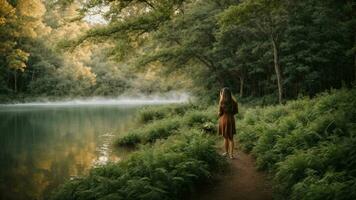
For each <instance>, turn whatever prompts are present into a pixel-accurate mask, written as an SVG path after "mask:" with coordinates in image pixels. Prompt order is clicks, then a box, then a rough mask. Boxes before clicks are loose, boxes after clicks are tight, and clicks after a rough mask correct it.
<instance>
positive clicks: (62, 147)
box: [0, 104, 142, 200]
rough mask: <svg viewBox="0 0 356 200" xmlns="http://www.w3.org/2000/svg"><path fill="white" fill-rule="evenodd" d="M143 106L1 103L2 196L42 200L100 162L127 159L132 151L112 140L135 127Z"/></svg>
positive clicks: (7, 198)
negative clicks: (65, 182) (9, 104)
mask: <svg viewBox="0 0 356 200" xmlns="http://www.w3.org/2000/svg"><path fill="white" fill-rule="evenodd" d="M141 106H142V105H141ZM138 107H140V106H138V105H133V104H132V105H114V104H103V105H95V104H89V105H87V104H82V105H71V104H53V105H52V104H42V105H41V104H39V105H37V104H36V105H33V104H27V105H26V104H25V105H22V106H18V105H15V106H0V146H1V151H0V199H2V200H12V199H16V200H23V199H26V200H28V199H42V198H44V197H46V196H48V194H49V193H50V192H51V191H53V189H54V188H56V187H57V186H58V185H59V184H61V183H63V182H64V181H65V180H67V179H70V178H71V177H75V176H81V175H84V174H86V173H87V172H88V170H89V169H90V168H91V167H93V166H95V165H100V164H105V163H107V162H110V161H112V162H117V161H119V160H120V159H123V158H125V156H126V155H127V154H128V152H127V150H125V149H117V148H112V143H113V140H114V138H115V137H116V136H117V135H120V134H122V133H124V132H125V131H126V130H127V129H128V128H129V127H130V126H132V125H133V123H134V120H133V119H134V113H135V111H136V110H137V109H138Z"/></svg>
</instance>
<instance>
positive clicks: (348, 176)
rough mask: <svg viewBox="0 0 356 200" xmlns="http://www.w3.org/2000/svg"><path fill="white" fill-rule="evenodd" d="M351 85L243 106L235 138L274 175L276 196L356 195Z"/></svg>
mask: <svg viewBox="0 0 356 200" xmlns="http://www.w3.org/2000/svg"><path fill="white" fill-rule="evenodd" d="M355 108H356V90H355V89H353V90H339V91H332V92H331V93H324V94H321V95H319V96H318V97H316V98H314V99H308V98H304V99H299V100H295V101H290V102H288V103H287V104H286V105H278V106H268V107H264V108H261V107H257V108H254V109H248V110H246V112H245V113H244V117H243V119H241V120H238V121H237V128H238V134H237V136H238V140H239V141H240V145H241V146H242V147H243V149H244V150H245V151H247V152H251V153H252V154H253V155H254V156H255V157H256V160H257V166H258V168H259V169H263V170H267V171H269V172H270V173H272V174H273V176H274V183H275V184H274V185H275V191H276V195H275V197H276V199H356V192H355V191H356V170H355V169H356V162H355V160H356V123H355V122H356V109H355Z"/></svg>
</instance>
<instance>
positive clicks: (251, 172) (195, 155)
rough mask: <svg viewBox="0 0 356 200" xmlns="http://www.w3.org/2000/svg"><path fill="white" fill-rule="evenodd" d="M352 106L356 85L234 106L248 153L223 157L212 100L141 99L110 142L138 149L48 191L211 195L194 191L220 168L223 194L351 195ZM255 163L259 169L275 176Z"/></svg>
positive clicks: (72, 195) (58, 195) (93, 195)
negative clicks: (142, 104) (148, 103)
mask: <svg viewBox="0 0 356 200" xmlns="http://www.w3.org/2000/svg"><path fill="white" fill-rule="evenodd" d="M355 107H356V90H355V89H353V90H346V89H343V90H337V91H332V92H331V93H323V94H321V95H319V96H318V97H316V98H314V99H309V98H303V99H299V100H294V101H289V102H287V103H286V104H285V105H277V106H267V107H255V108H247V109H246V108H244V107H240V108H242V109H240V114H238V115H237V129H238V134H237V137H236V140H238V142H239V146H240V147H241V148H242V150H244V151H245V152H247V153H249V154H250V155H247V154H245V153H242V152H240V153H239V155H238V156H237V160H234V161H230V162H229V163H227V162H226V161H227V160H226V159H225V158H223V157H221V156H220V154H219V153H218V152H219V149H220V145H221V144H220V143H219V144H217V143H216V141H219V139H218V138H217V136H216V122H217V113H216V112H217V109H216V106H207V105H194V104H183V105H175V106H172V105H167V106H158V107H155V106H153V107H147V108H144V109H142V110H140V111H139V112H138V114H137V116H136V119H135V120H136V122H137V123H138V125H139V126H138V127H139V128H136V129H132V130H130V131H128V132H127V133H126V134H125V135H121V136H120V137H119V138H117V139H116V140H115V142H114V143H115V145H116V146H118V147H119V148H123V147H127V146H129V147H135V148H137V149H138V150H137V152H136V153H134V154H133V155H132V156H130V158H128V160H126V161H123V162H120V163H116V164H110V165H105V166H102V167H98V168H95V169H93V170H92V171H91V173H90V174H89V175H88V176H85V177H82V178H79V179H75V180H72V181H68V182H67V183H66V184H64V185H63V186H62V187H61V188H59V189H58V190H57V191H56V192H55V193H54V195H53V196H52V199H78V198H80V199H98V198H114V197H115V198H117V199H182V198H186V197H190V196H193V197H197V198H206V199H209V198H210V197H213V195H208V194H209V193H208V192H207V193H206V194H205V192H202V193H204V194H201V195H200V194H199V192H201V191H204V189H205V188H202V185H207V186H208V188H210V186H209V185H211V183H212V182H213V181H216V177H217V175H219V174H220V175H222V176H221V177H225V178H222V179H220V181H217V182H214V184H216V187H214V188H213V189H212V191H215V192H214V193H217V194H219V193H221V194H224V195H226V198H234V197H237V196H240V197H244V195H247V193H251V191H253V190H254V189H256V188H263V189H258V190H259V193H257V192H256V193H253V195H252V194H251V196H248V198H250V199H271V198H272V189H271V187H273V198H277V199H286V198H288V199H335V198H337V199H350V197H351V199H352V198H354V197H356V196H355V193H354V191H356V190H355V185H356V178H355V174H354V169H355V168H356V166H355V165H354V164H355V163H354V162H353V160H355V159H356V158H355V156H354V155H356V154H354V149H356V146H355V144H356V141H355V140H354V138H355V134H356V133H355V131H354V130H355V123H354V122H355V119H356V110H355ZM250 156H253V157H255V158H256V163H255V162H254V161H253V160H254V159H253V158H251V157H250ZM237 162H238V163H237ZM244 163H245V165H244ZM227 166H230V169H231V171H230V172H229V173H230V175H232V176H229V175H228V174H229V173H228V174H225V176H224V175H223V174H221V172H226V171H229V170H227V169H228V167H227ZM257 170H264V171H265V172H266V173H268V174H269V175H270V176H272V179H273V182H272V183H270V182H269V181H268V180H267V179H266V175H264V173H261V172H258V171H257ZM239 171H240V173H244V174H239ZM246 172H248V173H246ZM236 173H237V174H236ZM226 175H227V176H226ZM231 177H233V178H232V180H233V181H232V182H231V180H229V178H231ZM243 180H248V181H250V182H246V181H243ZM241 181H242V182H241ZM209 182H210V184H208V183H209ZM243 182H246V183H243ZM234 183H235V184H234ZM226 184H227V186H226V187H225V185H226ZM202 189H203V190H202ZM229 191H230V192H229ZM247 191H250V192H247ZM195 192H198V193H195ZM207 195H208V196H207ZM236 195H237V196H236ZM262 196H264V198H260V197H262ZM255 197H256V198H255Z"/></svg>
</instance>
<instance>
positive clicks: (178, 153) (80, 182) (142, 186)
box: [51, 129, 226, 200]
mask: <svg viewBox="0 0 356 200" xmlns="http://www.w3.org/2000/svg"><path fill="white" fill-rule="evenodd" d="M214 141H215V139H214V136H207V135H206V134H203V133H201V131H199V130H196V129H190V130H183V129H182V130H181V132H180V133H179V134H177V135H174V136H171V137H169V138H168V139H167V140H165V142H157V143H155V144H154V145H153V146H146V147H143V149H141V150H139V151H137V152H135V153H133V154H132V155H131V156H130V157H129V158H128V159H127V160H124V161H122V162H119V163H116V164H113V163H112V164H108V165H104V166H101V167H98V168H94V169H92V170H91V172H90V174H89V175H88V176H85V177H82V178H77V179H74V180H71V181H68V182H66V183H65V184H64V185H62V186H61V187H60V188H58V189H57V190H56V191H55V192H54V193H53V195H52V197H51V199H52V200H72V199H73V200H74V199H125V200H135V199H140V200H146V199H147V200H154V199H163V200H170V199H182V198H183V197H186V196H187V195H189V194H191V193H192V192H193V191H194V189H195V188H197V187H198V186H199V185H201V184H204V183H206V182H208V181H209V180H210V179H211V177H212V175H213V174H214V173H218V172H219V171H221V170H222V169H223V168H224V167H225V166H226V161H225V159H224V158H222V157H221V156H220V155H219V154H218V153H217V152H216V150H215V147H214V144H215V142H214Z"/></svg>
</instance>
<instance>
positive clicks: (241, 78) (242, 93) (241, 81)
mask: <svg viewBox="0 0 356 200" xmlns="http://www.w3.org/2000/svg"><path fill="white" fill-rule="evenodd" d="M244 79H245V78H244V77H243V76H240V97H243V96H244Z"/></svg>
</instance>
